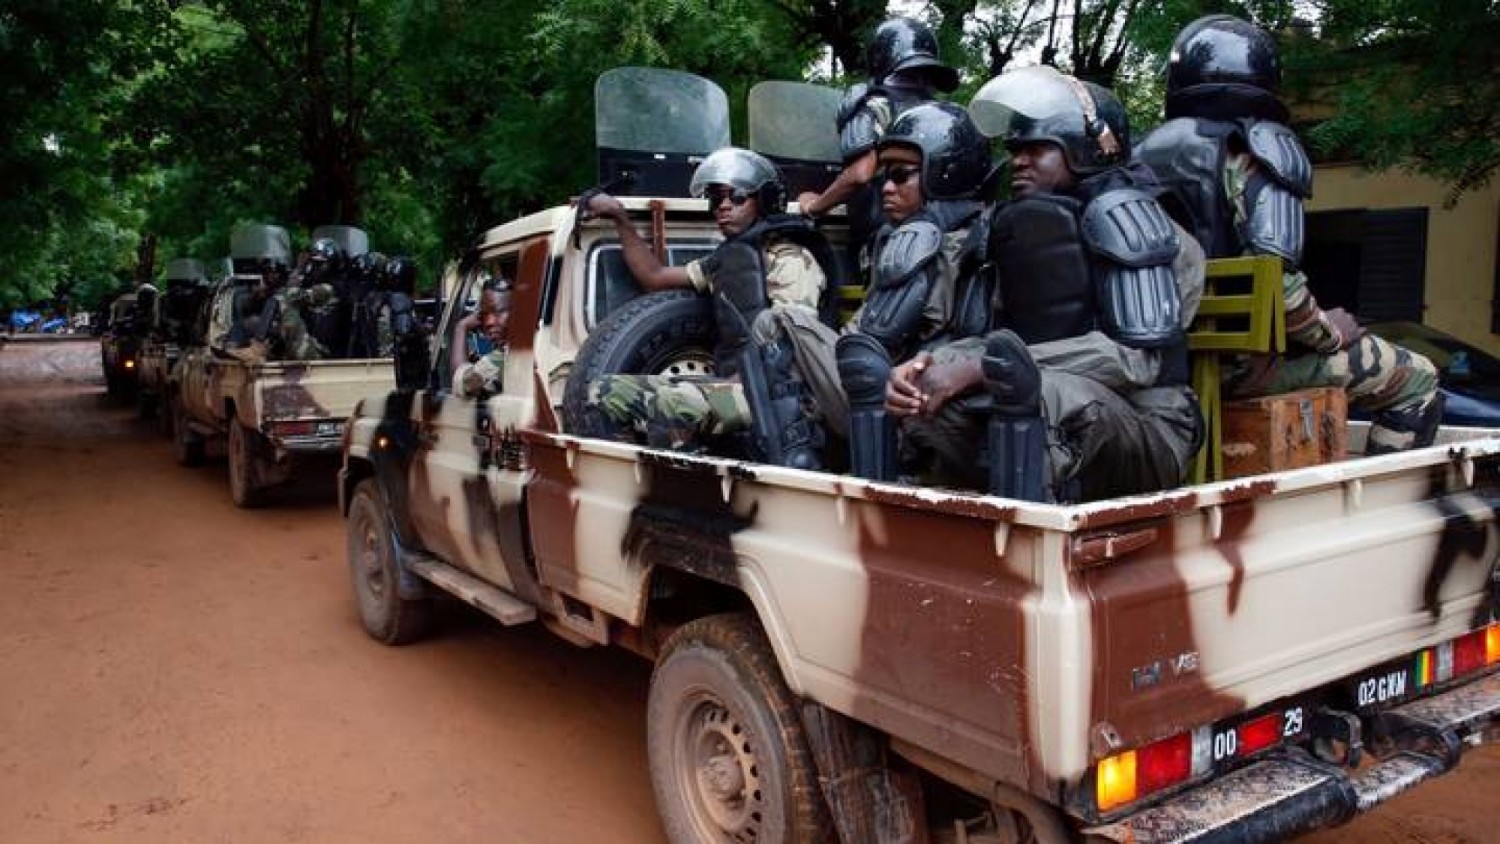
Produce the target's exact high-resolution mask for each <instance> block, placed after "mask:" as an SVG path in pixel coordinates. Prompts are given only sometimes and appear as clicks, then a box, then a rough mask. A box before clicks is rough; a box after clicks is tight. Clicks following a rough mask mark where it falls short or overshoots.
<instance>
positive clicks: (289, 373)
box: [167, 226, 394, 507]
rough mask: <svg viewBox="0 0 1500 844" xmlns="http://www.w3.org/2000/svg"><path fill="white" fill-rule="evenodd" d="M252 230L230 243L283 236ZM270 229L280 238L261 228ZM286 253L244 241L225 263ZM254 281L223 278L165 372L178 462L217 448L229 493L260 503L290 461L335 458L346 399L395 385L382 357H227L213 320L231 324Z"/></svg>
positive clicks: (283, 477) (349, 403) (248, 503)
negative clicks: (192, 336)
mask: <svg viewBox="0 0 1500 844" xmlns="http://www.w3.org/2000/svg"><path fill="white" fill-rule="evenodd" d="M258 228H259V229H261V230H260V231H258V232H251V233H249V234H245V233H240V236H239V237H238V239H239V240H240V241H241V242H244V241H256V240H257V239H258V240H260V241H263V242H271V243H274V242H275V241H278V240H280V239H284V238H285V232H282V231H281V230H279V229H277V228H276V227H273V226H267V227H258ZM271 229H275V230H276V232H280V235H279V237H277V236H273V235H275V232H269V233H268V232H267V231H266V230H271ZM257 249H260V250H261V252H264V253H265V254H264V255H261V254H260V253H259V252H257ZM285 251H286V250H285V249H282V248H279V247H275V246H273V247H265V246H264V243H262V244H261V245H260V246H256V245H255V244H254V243H252V244H251V245H250V246H246V247H243V248H240V249H237V250H236V252H235V254H236V258H235V259H234V260H235V261H237V262H244V261H250V260H258V258H259V257H265V256H266V255H271V256H273V257H277V258H280V257H284V255H285ZM241 266H242V267H243V266H245V265H244V264H241ZM258 279H259V277H258V276H247V275H231V276H230V277H229V278H227V279H226V280H224V281H223V282H221V283H220V284H219V285H218V287H217V288H216V289H215V290H214V292H213V295H212V297H211V298H210V299H209V300H208V301H207V303H206V304H205V306H204V309H203V313H201V314H200V317H199V320H198V322H199V325H198V328H197V342H196V344H195V345H193V346H191V347H188V348H185V349H183V350H182V351H181V353H180V357H179V359H178V361H177V362H176V363H175V364H174V365H173V366H172V369H171V370H170V372H169V374H168V377H167V404H168V406H169V407H170V409H171V420H172V421H171V433H172V440H173V447H174V453H175V456H176V458H177V462H178V463H180V464H182V465H184V466H193V465H197V464H199V463H201V462H203V459H204V456H205V453H206V450H207V448H208V447H209V446H210V445H214V446H216V447H217V446H222V447H223V448H224V449H225V451H226V452H227V455H228V458H229V491H230V497H231V498H232V499H233V501H234V503H235V505H236V506H239V507H255V506H259V505H260V504H262V503H264V501H265V498H266V494H267V492H268V491H269V490H270V489H271V488H272V487H274V486H276V485H278V484H281V483H283V482H285V481H287V480H288V479H289V478H290V477H291V476H292V474H293V472H295V470H296V467H297V465H298V464H299V463H301V462H306V461H308V460H309V459H312V458H318V457H326V458H329V459H330V460H331V459H332V458H334V457H336V455H337V454H338V452H339V445H340V443H341V441H342V438H343V433H344V421H345V419H346V418H347V417H348V416H349V414H350V412H351V411H352V410H353V409H354V405H355V403H356V402H357V401H358V400H359V399H360V398H362V397H364V396H366V395H370V394H372V393H379V392H381V391H383V390H388V389H390V387H391V386H392V385H393V384H394V377H393V374H392V372H393V370H392V362H391V360H390V359H389V358H357V359H330V360H305V361H304V360H266V361H254V360H246V359H243V358H241V357H236V356H234V355H232V354H230V353H229V351H228V350H227V349H226V348H225V347H224V344H223V338H221V337H217V336H213V335H214V334H215V332H216V331H217V328H214V327H213V326H228V325H230V324H231V323H233V322H234V320H235V318H236V317H235V316H233V314H234V311H235V308H236V307H237V306H236V300H237V298H238V297H241V296H243V294H244V291H245V289H246V288H247V287H248V286H252V285H253V284H254V283H255V282H256V281H257V280H258Z"/></svg>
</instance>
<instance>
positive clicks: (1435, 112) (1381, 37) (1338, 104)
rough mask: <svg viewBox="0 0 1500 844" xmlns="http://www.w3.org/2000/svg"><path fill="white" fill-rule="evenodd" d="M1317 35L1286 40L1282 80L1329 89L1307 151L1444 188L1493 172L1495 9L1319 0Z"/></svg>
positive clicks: (1452, 2)
mask: <svg viewBox="0 0 1500 844" xmlns="http://www.w3.org/2000/svg"><path fill="white" fill-rule="evenodd" d="M1321 12H1322V16H1321V21H1320V32H1319V36H1320V37H1318V38H1316V39H1314V38H1296V39H1291V41H1290V43H1289V44H1288V47H1289V48H1290V49H1289V50H1288V53H1289V58H1288V65H1289V74H1290V75H1291V76H1293V78H1296V79H1301V80H1303V84H1302V87H1301V90H1302V92H1303V93H1304V94H1306V93H1307V92H1308V91H1309V90H1310V89H1321V91H1323V92H1329V93H1331V95H1332V96H1331V99H1332V100H1333V103H1334V106H1335V110H1334V112H1333V114H1332V116H1331V117H1330V118H1329V119H1328V120H1326V121H1324V122H1322V123H1321V124H1320V125H1318V126H1316V127H1315V128H1313V129H1312V131H1311V133H1310V134H1311V137H1312V139H1313V141H1314V143H1315V145H1316V148H1317V149H1318V150H1319V151H1321V152H1323V153H1325V154H1327V153H1332V152H1338V153H1341V154H1344V155H1349V156H1351V157H1354V158H1356V159H1358V160H1360V161H1362V162H1363V163H1365V164H1366V165H1367V166H1370V167H1372V168H1376V169H1380V168H1385V167H1393V166H1399V167H1404V168H1408V169H1411V170H1414V171H1416V172H1419V173H1423V174H1426V175H1428V176H1432V177H1434V178H1436V179H1439V180H1441V181H1444V182H1447V183H1448V184H1450V185H1451V186H1452V187H1451V192H1450V194H1449V201H1450V202H1455V201H1457V199H1458V197H1459V196H1461V195H1462V194H1463V193H1465V192H1466V191H1469V190H1473V189H1475V188H1478V187H1481V186H1483V185H1485V184H1487V183H1488V182H1489V181H1490V180H1491V179H1492V178H1494V176H1495V172H1496V169H1497V168H1500V80H1497V78H1496V75H1495V70H1496V68H1497V67H1500V6H1497V5H1496V4H1494V3H1492V2H1486V0H1403V2H1395V1H1394V0H1382V1H1381V2H1367V0H1360V2H1353V1H1352V0H1323V2H1322V3H1321Z"/></svg>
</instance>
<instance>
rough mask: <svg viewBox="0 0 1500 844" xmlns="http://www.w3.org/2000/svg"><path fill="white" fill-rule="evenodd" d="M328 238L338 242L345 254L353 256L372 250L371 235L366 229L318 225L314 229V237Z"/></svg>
mask: <svg viewBox="0 0 1500 844" xmlns="http://www.w3.org/2000/svg"><path fill="white" fill-rule="evenodd" d="M325 237H326V238H328V239H329V240H332V241H333V242H334V243H337V244H338V247H339V249H342V250H343V252H344V255H346V256H348V257H350V258H353V257H354V256H356V255H363V254H365V253H366V252H369V251H370V236H369V235H368V234H365V231H364V229H358V228H355V227H354V226H318V227H317V228H315V229H313V231H312V239H313V240H319V239H321V238H325Z"/></svg>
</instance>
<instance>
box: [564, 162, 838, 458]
mask: <svg viewBox="0 0 1500 844" xmlns="http://www.w3.org/2000/svg"><path fill="white" fill-rule="evenodd" d="M690 187H691V190H692V193H693V195H694V196H699V197H704V198H706V199H707V200H708V208H709V211H711V212H712V213H713V214H714V219H715V222H716V223H717V224H718V227H719V230H720V232H722V233H723V235H724V237H725V240H724V243H723V244H721V245H720V246H719V248H718V249H716V250H715V251H714V253H713V254H712V255H710V256H709V257H707V258H704V259H702V260H699V261H693V262H691V263H689V264H687V265H686V266H681V267H670V266H664V265H663V264H662V263H661V262H660V261H659V260H658V259H657V258H656V256H655V254H654V253H652V251H651V248H650V246H649V245H647V243H646V242H645V241H644V240H642V239H641V237H640V235H639V234H638V233H637V232H636V231H635V228H634V227H633V226H632V225H631V223H630V218H629V216H628V215H627V213H626V211H625V207H624V206H623V205H622V204H621V203H620V201H619V200H617V199H615V198H614V197H612V196H609V195H607V194H597V195H594V196H592V197H590V198H588V199H587V200H586V202H587V211H588V212H589V213H592V214H595V215H597V216H601V217H608V218H609V219H610V220H611V221H612V222H613V223H614V226H615V231H616V232H617V233H618V234H619V237H620V245H621V249H622V251H623V253H624V257H625V263H626V265H627V266H628V267H629V268H630V271H631V274H632V275H634V276H635V278H636V280H637V281H638V282H639V283H640V285H641V286H642V287H643V288H645V289H646V290H663V289H670V288H683V287H687V288H692V289H695V290H697V291H699V292H700V293H705V294H709V295H712V296H713V297H714V313H715V316H716V319H717V323H718V331H719V339H720V344H719V347H718V348H717V349H716V350H715V355H714V361H715V369H716V371H717V372H718V374H719V375H720V376H725V377H720V378H713V379H681V378H674V377H669V376H654V375H614V376H608V377H606V378H603V379H601V380H600V381H599V382H597V383H595V384H593V385H591V386H590V404H591V406H593V407H595V408H596V409H597V410H598V412H599V414H600V416H601V417H602V418H601V420H600V421H601V422H602V423H603V427H604V428H605V429H606V431H607V432H609V433H613V434H615V435H621V436H624V435H631V434H635V433H644V434H645V435H646V437H647V441H648V442H649V443H651V444H652V445H654V446H658V447H667V448H678V449H683V448H696V447H700V446H701V442H700V438H701V436H702V435H705V434H706V435H721V434H729V433H736V432H740V431H746V430H749V431H751V435H752V438H753V440H754V441H755V446H756V448H757V449H758V450H759V451H760V452H761V456H762V458H763V459H765V460H767V461H768V462H773V463H781V464H784V465H788V466H795V467H798V468H806V469H812V468H818V467H819V466H820V465H821V461H820V459H819V458H818V455H817V449H818V447H819V446H820V445H821V439H822V436H821V434H822V432H821V430H820V428H819V425H818V417H820V416H824V415H826V417H827V419H828V421H830V422H833V423H834V424H835V425H837V424H839V422H840V420H841V419H842V418H844V415H845V414H846V411H845V410H844V408H843V394H842V391H841V390H840V389H839V387H838V378H837V375H836V374H835V371H834V363H833V344H834V342H835V339H836V338H835V335H834V333H833V331H832V330H831V329H829V328H828V327H827V326H825V325H823V324H822V323H821V322H820V321H819V319H818V313H819V306H820V304H821V303H822V300H823V296H824V292H825V286H826V284H827V282H828V279H829V278H830V277H831V276H832V272H831V271H832V266H833V260H832V255H831V253H830V250H829V249H828V246H827V243H826V241H824V240H823V239H822V236H821V235H820V234H818V233H817V232H816V230H814V229H813V228H812V226H811V225H810V224H809V223H808V221H807V220H806V219H805V218H800V217H791V216H788V215H786V214H784V213H783V210H784V208H785V204H786V188H785V186H784V184H783V182H782V180H781V174H780V173H779V172H778V171H777V170H776V167H775V166H774V165H772V164H771V162H769V161H767V160H766V159H765V158H764V157H763V156H761V155H760V154H759V153H755V152H752V151H750V150H745V149H739V148H736V147H726V148H724V149H721V150H718V151H717V152H714V153H713V154H712V155H709V156H708V157H707V158H705V159H704V160H703V163H702V164H700V165H698V168H697V170H695V171H694V173H693V178H692V182H691V186H690ZM731 379H737V380H731ZM809 393H811V395H809ZM812 396H816V401H814V400H813V398H812Z"/></svg>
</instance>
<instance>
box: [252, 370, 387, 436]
mask: <svg viewBox="0 0 1500 844" xmlns="http://www.w3.org/2000/svg"><path fill="white" fill-rule="evenodd" d="M393 372H394V370H393V367H392V364H391V361H390V360H389V359H388V358H378V359H360V360H327V361H304V362H284V363H270V364H263V365H261V366H260V367H258V368H257V369H256V370H255V371H254V373H253V374H252V383H253V385H254V386H253V389H254V399H255V406H256V408H257V409H258V410H259V411H260V425H261V429H262V431H264V432H265V433H272V430H273V428H272V426H274V425H275V424H276V423H286V422H294V421H303V422H317V421H328V420H338V421H342V420H344V419H347V418H348V417H349V415H350V414H351V413H353V412H354V406H355V405H356V404H357V403H359V401H360V399H363V398H365V397H367V396H371V395H385V394H386V393H388V392H390V391H391V390H393V389H395V386H396V385H395V376H394V374H393Z"/></svg>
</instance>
